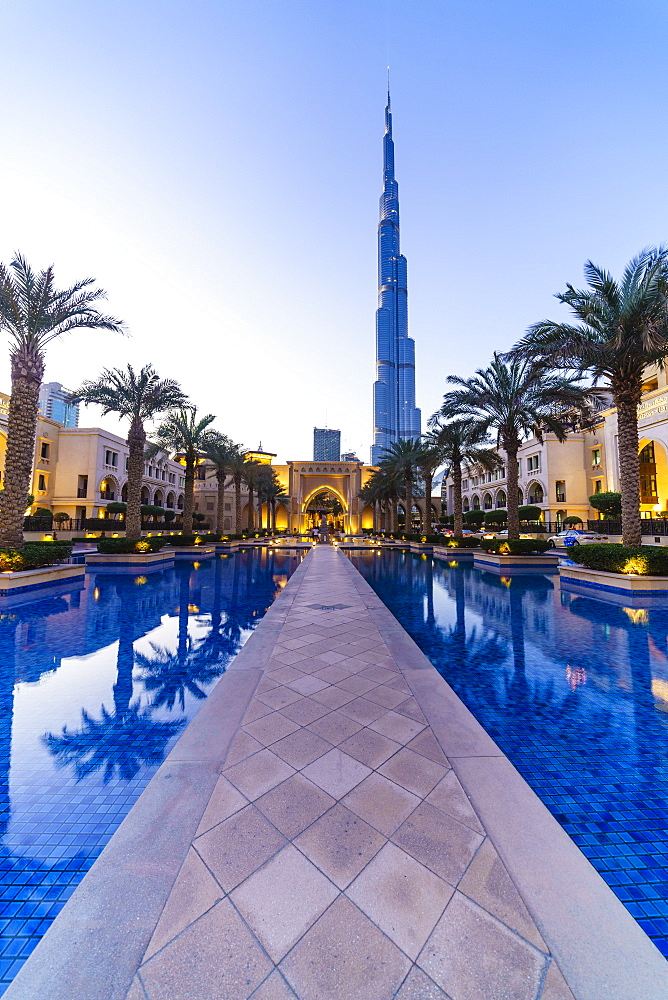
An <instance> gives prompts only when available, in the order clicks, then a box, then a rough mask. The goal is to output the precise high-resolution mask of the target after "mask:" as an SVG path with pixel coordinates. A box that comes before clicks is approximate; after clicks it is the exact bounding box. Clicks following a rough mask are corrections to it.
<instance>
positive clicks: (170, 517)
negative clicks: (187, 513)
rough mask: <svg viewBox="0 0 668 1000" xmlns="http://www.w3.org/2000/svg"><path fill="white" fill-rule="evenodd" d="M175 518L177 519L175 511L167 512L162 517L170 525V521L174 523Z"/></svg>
mask: <svg viewBox="0 0 668 1000" xmlns="http://www.w3.org/2000/svg"><path fill="white" fill-rule="evenodd" d="M175 517H176V511H174V510H166V511H165V513H164V514H163V515H162V519H163V521H167V523H168V524H169V522H170V521H173V520H174V518H175Z"/></svg>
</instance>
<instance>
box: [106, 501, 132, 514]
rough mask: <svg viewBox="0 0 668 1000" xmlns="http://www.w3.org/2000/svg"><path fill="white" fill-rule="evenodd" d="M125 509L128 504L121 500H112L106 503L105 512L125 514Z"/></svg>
mask: <svg viewBox="0 0 668 1000" xmlns="http://www.w3.org/2000/svg"><path fill="white" fill-rule="evenodd" d="M127 509H128V505H127V504H126V503H123V502H122V501H121V500H112V501H111V503H108V504H107V514H125V513H126V511H127Z"/></svg>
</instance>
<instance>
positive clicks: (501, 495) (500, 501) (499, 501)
mask: <svg viewBox="0 0 668 1000" xmlns="http://www.w3.org/2000/svg"><path fill="white" fill-rule="evenodd" d="M495 505H496V509H497V510H505V508H506V507H507V506H508V498H507V496H506V491H505V490H498V491H497V494H496V503H495Z"/></svg>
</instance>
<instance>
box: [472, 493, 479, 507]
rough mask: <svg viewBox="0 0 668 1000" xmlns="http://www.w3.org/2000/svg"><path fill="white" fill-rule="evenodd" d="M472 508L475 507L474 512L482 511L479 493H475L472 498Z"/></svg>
mask: <svg viewBox="0 0 668 1000" xmlns="http://www.w3.org/2000/svg"><path fill="white" fill-rule="evenodd" d="M471 506H472V507H473V510H480V497H479V496H478V494H477V493H474V494H473V496H472V497H471Z"/></svg>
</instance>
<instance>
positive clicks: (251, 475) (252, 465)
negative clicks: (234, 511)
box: [243, 461, 263, 531]
mask: <svg viewBox="0 0 668 1000" xmlns="http://www.w3.org/2000/svg"><path fill="white" fill-rule="evenodd" d="M262 468H263V467H262V466H261V465H260V463H259V462H254V461H248V462H244V472H243V478H244V482H245V483H246V486H247V487H248V530H249V531H255V493H256V491H257V489H258V487H259V486H260V483H261V481H262ZM261 518H262V512H260V519H261Z"/></svg>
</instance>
